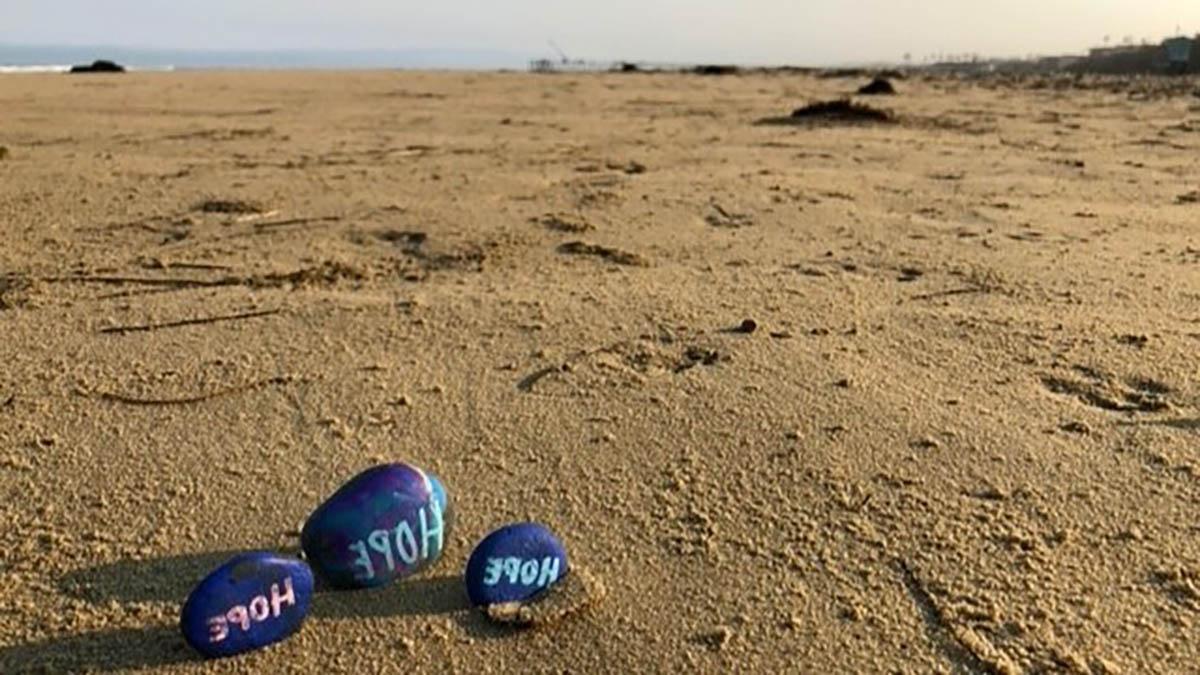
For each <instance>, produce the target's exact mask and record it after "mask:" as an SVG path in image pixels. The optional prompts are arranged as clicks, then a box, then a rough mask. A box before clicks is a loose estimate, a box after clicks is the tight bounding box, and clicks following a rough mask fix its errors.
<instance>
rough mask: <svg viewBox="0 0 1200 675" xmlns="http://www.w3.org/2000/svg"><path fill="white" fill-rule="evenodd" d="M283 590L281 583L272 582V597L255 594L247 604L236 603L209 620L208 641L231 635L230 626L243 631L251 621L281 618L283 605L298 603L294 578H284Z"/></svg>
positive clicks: (217, 640) (219, 639)
mask: <svg viewBox="0 0 1200 675" xmlns="http://www.w3.org/2000/svg"><path fill="white" fill-rule="evenodd" d="M283 589H284V590H283V592H282V593H280V592H279V584H271V597H270V598H269V599H268V598H267V596H265V595H259V596H255V597H254V598H252V599H251V600H250V602H248V603H246V604H245V605H234V606H233V607H230V608H229V610H228V611H226V612H225V613H224V614H221V615H218V616H214V617H211V618H209V620H208V641H209V642H210V643H212V642H220V641H222V640H224V639H225V638H227V637H229V627H230V626H231V625H232V626H236V627H237V628H240V629H242V630H243V631H246V630H250V623H251V622H254V623H261V622H263V621H266V620H267V619H270V618H272V617H274V618H279V615H280V614H281V613H282V612H283V607H284V606H285V605H287V606H293V605H295V604H296V590H295V588H293V587H292V578H291V577H287V578H285V579H284V580H283Z"/></svg>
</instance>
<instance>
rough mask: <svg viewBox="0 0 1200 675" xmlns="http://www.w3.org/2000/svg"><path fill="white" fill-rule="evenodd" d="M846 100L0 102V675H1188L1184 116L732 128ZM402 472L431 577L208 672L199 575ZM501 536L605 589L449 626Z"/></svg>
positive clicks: (1041, 106) (384, 79)
mask: <svg viewBox="0 0 1200 675" xmlns="http://www.w3.org/2000/svg"><path fill="white" fill-rule="evenodd" d="M863 83H864V81H863V80H855V79H836V78H834V79H820V78H817V77H813V76H810V75H797V74H788V75H771V74H754V75H745V76H732V77H700V76H692V75H678V74H676V75H668V74H659V75H646V74H632V75H553V76H535V75H528V74H464V73H445V74H432V73H430V74H422V73H384V72H378V73H351V74H347V73H175V74H130V75H125V76H78V77H71V76H57V75H30V76H10V77H2V78H0V110H3V112H4V115H3V117H4V119H3V123H2V124H0V146H4V147H5V148H7V153H2V152H0V241H2V242H3V244H2V245H0V363H3V364H4V367H3V368H0V495H3V499H0V522H3V523H5V526H4V527H3V528H0V671H3V672H5V673H7V672H22V671H24V670H39V669H41V670H48V671H51V672H61V671H79V670H97V671H120V670H151V671H161V672H200V671H212V672H231V671H236V672H282V671H284V670H287V671H288V672H326V671H334V672H352V671H354V672H383V671H385V670H392V671H400V670H403V671H405V672H408V671H434V670H438V671H441V670H449V671H452V672H480V671H486V670H488V669H492V670H494V671H496V672H504V671H508V670H512V669H516V668H522V669H530V670H534V671H551V670H554V671H559V672H561V671H563V670H570V671H571V672H629V671H634V672H648V671H680V670H695V671H707V672H717V671H732V670H735V669H736V670H741V671H751V670H755V671H759V672H784V671H788V672H908V673H926V672H1002V673H1007V672H1013V673H1016V672H1044V671H1053V670H1055V669H1058V670H1065V671H1067V672H1078V673H1089V672H1092V673H1103V672H1126V673H1133V672H1185V671H1189V670H1192V669H1194V668H1195V664H1196V663H1197V659H1198V658H1200V647H1198V646H1197V641H1196V640H1195V623H1196V621H1197V619H1198V618H1200V615H1198V613H1200V537H1198V534H1200V458H1198V456H1197V452H1196V447H1197V444H1196V441H1197V433H1198V430H1200V398H1198V396H1200V386H1198V385H1197V378H1196V361H1195V354H1196V350H1197V348H1198V347H1200V284H1198V282H1200V274H1197V265H1198V264H1200V235H1197V233H1196V227H1197V224H1200V99H1198V98H1194V97H1192V96H1190V95H1189V94H1188V93H1186V92H1183V91H1182V90H1177V91H1174V92H1173V93H1172V92H1170V91H1165V90H1159V89H1155V88H1154V87H1150V86H1149V85H1146V84H1145V83H1139V82H1138V81H1124V82H1120V81H1115V84H1112V85H1111V86H1109V85H1105V86H1096V87H1088V88H1071V87H1066V88H1056V87H1055V86H1037V85H1036V84H1031V83H1029V82H1026V83H1023V84H1022V83H1001V82H998V81H986V80H985V81H980V82H965V81H958V80H952V79H943V80H921V79H910V80H906V81H900V82H897V83H896V85H897V88H898V89H899V91H900V94H899V95H898V96H895V97H874V98H865V97H864V98H862V99H859V100H861V101H863V102H866V103H868V104H870V105H872V106H877V107H881V108H887V109H889V110H891V111H893V112H894V113H895V120H894V122H892V123H868V124H841V123H834V124H822V123H815V124H813V123H808V122H806V123H804V124H798V125H796V124H758V123H756V122H757V121H759V120H762V119H764V118H770V117H777V116H781V115H782V116H786V115H788V113H789V112H790V111H791V110H792V109H793V108H796V107H799V106H802V105H804V104H806V103H811V102H815V101H820V100H827V99H830V98H835V97H837V96H839V95H843V94H848V93H851V92H853V91H854V90H855V89H856V88H857V87H858V86H860V85H862V84H863ZM747 319H749V320H751V321H752V322H753V325H751V324H750V323H746V324H745V327H743V323H744V322H745V321H746V320H747ZM751 327H753V328H754V330H753V331H749V328H751ZM396 460H408V461H411V462H414V463H416V464H418V465H421V466H424V467H427V468H428V469H430V470H432V471H435V472H436V473H437V474H438V475H439V476H441V477H442V478H443V479H444V481H445V483H446V485H447V486H448V488H449V491H450V493H451V498H452V500H453V501H454V504H455V509H456V511H457V523H456V525H455V529H454V531H453V533H452V535H451V536H450V538H449V539H448V542H447V550H446V553H445V557H444V559H443V561H442V562H441V563H440V564H439V565H437V566H436V567H434V568H433V569H431V570H429V571H428V572H426V573H425V574H424V575H423V576H421V577H419V578H416V579H411V580H408V581H406V582H403V583H401V584H398V585H395V586H392V587H389V588H387V589H384V590H381V591H378V592H361V593H343V594H334V593H324V594H321V595H319V596H318V597H317V599H316V601H315V604H314V609H313V616H312V617H311V618H310V621H309V623H307V624H306V626H305V628H304V630H303V631H302V632H301V634H299V635H298V636H296V637H295V638H293V639H292V640H290V641H288V642H285V643H283V644H281V645H278V646H275V647H273V648H271V649H269V650H267V651H264V652H261V653H257V654H254V655H251V656H246V657H240V658H237V659H234V660H232V661H224V662H221V663H219V664H204V663H202V662H200V661H198V660H197V659H196V658H195V656H194V655H193V654H192V653H191V652H190V651H189V649H188V648H187V647H186V645H185V644H184V643H183V641H182V639H181V637H180V636H179V635H178V630H177V628H176V623H177V616H178V611H179V607H180V605H181V604H182V602H183V600H184V598H185V597H186V595H187V593H188V591H189V589H190V588H191V586H192V584H194V583H195V582H196V581H197V580H198V579H199V578H200V577H201V576H203V574H204V573H205V572H206V571H207V570H208V569H210V568H212V567H215V566H216V565H217V564H219V563H220V562H222V561H223V560H224V559H225V558H226V557H227V556H228V555H230V554H231V553H232V552H234V551H238V550H242V549H267V550H280V551H294V550H296V540H297V531H296V530H297V524H298V523H300V522H301V521H302V520H303V518H304V517H305V516H306V515H307V514H308V513H309V512H310V511H311V509H312V508H314V507H315V506H316V505H317V504H318V503H320V501H321V500H322V499H324V498H325V497H326V496H327V495H329V494H330V493H332V491H333V490H334V489H335V488H336V487H337V486H338V485H339V484H340V482H341V481H343V480H345V479H347V478H349V477H351V476H352V475H354V474H355V473H357V472H358V471H360V470H361V469H363V468H366V467H367V466H370V465H371V464H374V463H378V462H384V461H396ZM520 519H534V520H539V521H542V522H545V523H547V524H549V525H550V526H552V527H553V528H554V529H555V530H556V531H557V532H558V533H559V534H560V535H561V536H562V537H563V539H564V540H565V541H566V543H567V545H568V548H569V551H570V554H571V556H572V559H573V560H574V561H576V562H578V563H579V564H581V565H585V566H586V567H587V569H588V570H589V571H590V572H592V573H593V574H594V575H595V577H596V578H597V579H599V580H600V581H601V582H602V583H603V586H604V587H605V588H606V589H607V596H606V597H605V598H604V600H603V601H602V602H600V603H599V604H596V605H595V606H594V607H592V608H590V610H589V611H588V612H587V613H585V614H582V615H580V616H575V617H572V618H571V619H569V620H565V621H561V622H555V623H552V624H551V625H548V626H543V627H540V628H537V629H533V630H519V629H514V628H511V627H507V626H495V625H492V624H489V623H488V621H487V620H486V619H485V618H484V617H483V616H482V614H481V613H479V612H477V611H474V610H471V609H468V608H467V607H466V599H465V592H464V590H463V588H462V584H461V580H460V577H459V575H460V574H461V571H462V568H463V566H464V565H465V561H466V558H467V556H468V554H469V552H470V549H471V546H472V545H473V544H474V543H475V542H476V541H478V540H479V539H480V538H481V537H482V536H483V535H484V534H486V533H487V532H488V531H489V530H490V529H491V528H493V527H495V526H498V525H500V524H503V523H505V522H508V521H512V520H520Z"/></svg>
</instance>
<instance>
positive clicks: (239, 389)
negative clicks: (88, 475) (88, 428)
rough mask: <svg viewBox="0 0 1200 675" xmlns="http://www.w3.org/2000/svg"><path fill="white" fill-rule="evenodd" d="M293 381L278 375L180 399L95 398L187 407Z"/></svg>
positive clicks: (113, 395) (104, 393)
mask: <svg viewBox="0 0 1200 675" xmlns="http://www.w3.org/2000/svg"><path fill="white" fill-rule="evenodd" d="M293 381H295V378H293V377H291V376H288V375H280V376H276V377H269V378H267V379H265V380H257V381H255V382H249V383H246V384H242V385H238V386H236V387H229V388H228V389H218V390H217V391H213V392H209V393H207V394H198V395H196V396H184V397H181V398H138V397H136V396H128V395H126V394H118V393H114V392H108V391H102V392H97V393H96V396H97V398H100V399H101V400H104V401H113V402H115V403H125V404H127V405H139V406H170V405H188V404H191V403H202V402H204V401H209V400H212V399H215V398H222V397H224V396H232V395H233V394H241V393H244V392H248V391H254V390H255V389H261V388H263V387H267V386H271V385H277V384H288V383H290V382H293Z"/></svg>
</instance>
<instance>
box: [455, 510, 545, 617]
mask: <svg viewBox="0 0 1200 675" xmlns="http://www.w3.org/2000/svg"><path fill="white" fill-rule="evenodd" d="M566 574H567V551H566V549H564V548H563V545H562V542H560V541H559V540H558V537H555V536H554V533H553V532H551V531H550V530H549V529H547V528H546V527H545V526H544V525H539V524H537V523H516V524H513V525H506V526H504V527H502V528H500V529H498V530H496V531H494V532H492V533H491V534H489V535H488V536H486V537H484V538H483V541H481V542H479V544H478V545H477V546H476V547H475V550H474V551H473V552H472V553H471V559H470V560H468V561H467V573H466V577H467V595H468V596H470V598H471V603H472V604H474V605H476V606H484V605H494V604H499V603H505V602H520V601H524V600H528V599H530V598H532V597H533V596H535V595H537V594H538V593H541V592H542V591H543V590H545V589H546V588H548V587H549V586H550V585H551V584H553V583H554V582H556V581H558V580H559V579H560V578H562V577H565V576H566Z"/></svg>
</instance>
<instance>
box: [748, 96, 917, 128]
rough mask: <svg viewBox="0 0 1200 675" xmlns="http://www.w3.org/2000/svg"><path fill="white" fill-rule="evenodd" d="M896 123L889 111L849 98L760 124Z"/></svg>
mask: <svg viewBox="0 0 1200 675" xmlns="http://www.w3.org/2000/svg"><path fill="white" fill-rule="evenodd" d="M895 121H896V116H895V115H894V114H893V113H892V112H891V111H888V110H881V109H879V108H874V107H872V106H869V105H866V104H865V103H857V102H854V101H851V100H850V99H848V98H842V99H836V100H833V101H819V102H817V103H810V104H809V105H806V106H804V107H802V108H796V109H795V110H793V111H792V114H791V115H788V116H787V117H766V118H763V119H761V120H759V121H758V124H766V125H795V124H814V123H816V124H819V123H822V122H824V123H838V124H864V123H867V124H890V123H892V122H895Z"/></svg>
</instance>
